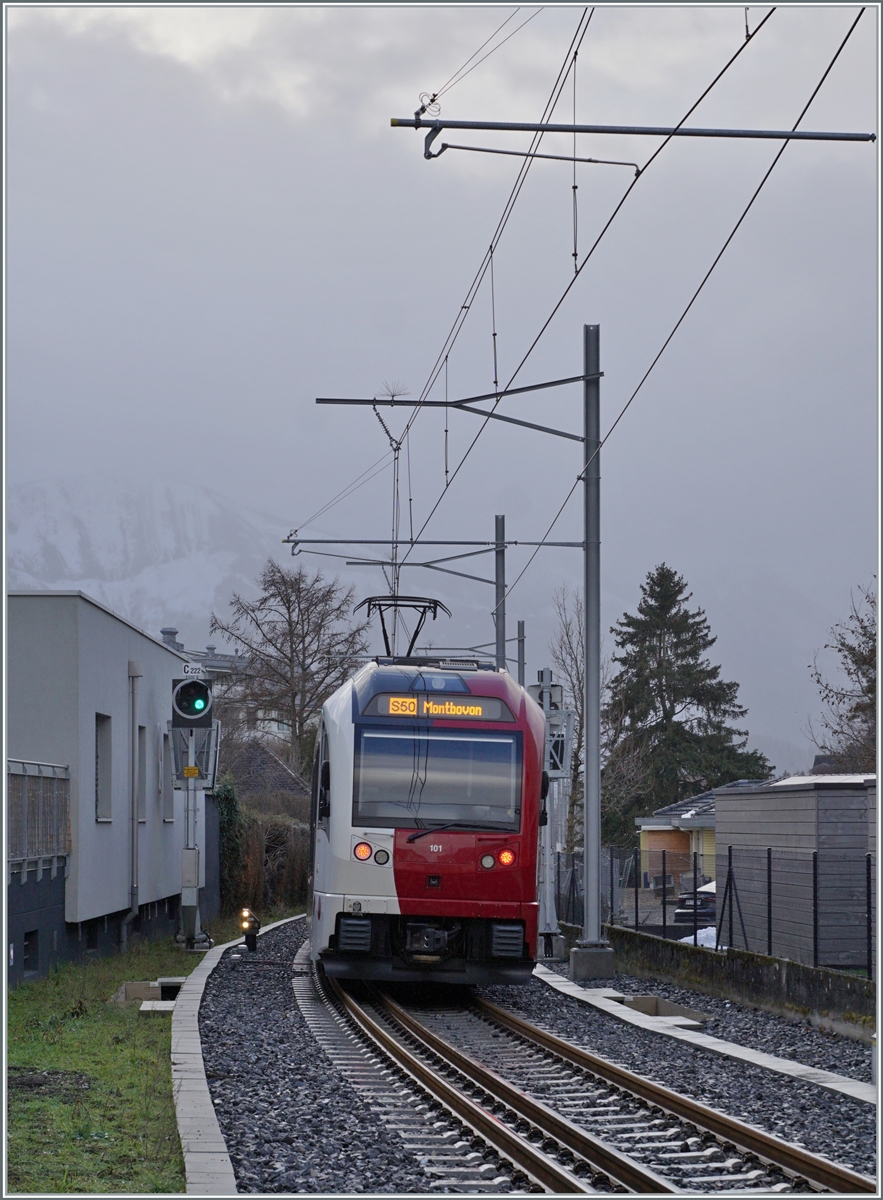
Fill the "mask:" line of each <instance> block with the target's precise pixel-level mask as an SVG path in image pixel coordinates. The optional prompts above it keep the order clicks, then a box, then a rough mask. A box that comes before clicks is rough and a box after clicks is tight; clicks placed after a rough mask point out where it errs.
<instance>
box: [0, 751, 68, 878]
mask: <svg viewBox="0 0 883 1200" xmlns="http://www.w3.org/2000/svg"><path fill="white" fill-rule="evenodd" d="M6 782H7V793H6V795H7V800H6V803H7V842H6V857H7V861H8V862H10V863H12V862H21V861H24V860H26V859H30V858H47V857H50V856H55V855H59V854H70V849H71V830H70V788H71V783H70V772H69V770H68V769H67V767H60V766H56V765H54V764H52V763H35V762H23V761H21V760H20V759H19V760H15V759H11V760H9V761H8V762H7V765H6Z"/></svg>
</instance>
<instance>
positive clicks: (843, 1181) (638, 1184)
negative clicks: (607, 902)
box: [319, 980, 876, 1195]
mask: <svg viewBox="0 0 883 1200" xmlns="http://www.w3.org/2000/svg"><path fill="white" fill-rule="evenodd" d="M319 986H320V987H321V988H322V989H324V990H325V991H326V993H327V994H328V995H329V998H333V1001H334V1003H335V1004H336V1005H337V1006H338V1007H339V1010H340V1012H341V1013H342V1014H343V1013H345V1014H346V1015H347V1017H348V1018H349V1019H350V1020H351V1021H352V1022H353V1024H354V1025H355V1026H356V1027H357V1028H358V1029H359V1030H360V1031H361V1034H362V1037H363V1038H365V1039H368V1040H369V1041H370V1042H371V1043H372V1044H373V1045H374V1046H375V1047H377V1048H379V1049H380V1050H382V1051H383V1054H384V1055H385V1056H388V1057H389V1058H391V1059H392V1060H393V1061H394V1062H395V1063H396V1064H397V1066H398V1069H399V1070H400V1071H402V1072H404V1074H405V1076H406V1077H407V1078H408V1079H410V1080H411V1081H413V1084H414V1085H415V1086H416V1087H417V1088H418V1089H420V1090H421V1091H424V1092H426V1093H429V1094H430V1095H431V1096H432V1097H434V1099H435V1102H436V1103H437V1105H440V1106H441V1108H442V1109H443V1110H444V1111H446V1112H447V1113H448V1114H451V1116H452V1118H453V1120H454V1121H455V1122H459V1123H460V1128H461V1129H463V1128H465V1129H467V1130H468V1131H471V1135H472V1139H471V1141H470V1140H468V1139H467V1141H466V1142H464V1141H463V1139H462V1138H461V1139H460V1143H461V1144H462V1145H465V1146H466V1149H467V1150H468V1149H470V1147H471V1149H472V1155H473V1157H475V1158H480V1157H481V1156H480V1155H479V1154H478V1153H477V1151H476V1150H475V1147H476V1146H477V1145H480V1144H481V1142H484V1143H485V1144H486V1145H487V1146H489V1147H490V1148H491V1154H492V1157H493V1156H496V1159H495V1161H497V1162H499V1163H500V1164H501V1166H500V1171H501V1172H502V1174H501V1173H500V1172H498V1173H497V1177H496V1179H495V1180H493V1181H491V1180H490V1179H489V1178H488V1174H487V1171H486V1173H485V1175H484V1179H485V1180H486V1181H487V1182H486V1183H485V1186H484V1187H483V1188H482V1189H481V1190H487V1189H488V1186H489V1184H490V1183H491V1182H493V1183H495V1184H496V1185H497V1187H498V1188H499V1185H500V1183H501V1182H502V1181H503V1178H504V1177H507V1181H508V1183H509V1188H508V1190H521V1191H526V1190H530V1191H540V1190H542V1191H546V1192H555V1193H597V1192H605V1193H609V1192H633V1193H635V1192H637V1193H643V1194H655V1195H663V1194H677V1195H682V1194H684V1193H685V1192H690V1193H693V1194H698V1193H709V1192H722V1191H726V1192H728V1193H732V1192H740V1193H745V1194H751V1193H755V1194H758V1193H763V1194H770V1193H771V1192H779V1193H784V1194H788V1193H790V1194H794V1193H812V1192H835V1193H839V1194H844V1193H862V1192H864V1193H872V1194H873V1193H874V1192H875V1191H876V1184H875V1182H874V1181H873V1180H871V1179H868V1178H866V1177H865V1176H862V1175H859V1174H858V1173H856V1172H854V1171H851V1170H849V1169H848V1168H845V1167H841V1166H839V1165H837V1164H835V1163H831V1162H829V1161H827V1160H825V1159H822V1158H820V1157H818V1156H816V1155H813V1154H811V1153H809V1152H808V1151H806V1150H804V1149H803V1148H802V1147H798V1146H793V1145H790V1144H788V1143H784V1142H780V1141H778V1140H777V1139H776V1138H774V1137H772V1136H770V1135H769V1134H766V1133H765V1132H763V1131H762V1130H758V1129H755V1128H753V1127H752V1126H749V1125H746V1124H745V1123H743V1122H740V1121H738V1120H735V1119H733V1118H730V1117H728V1116H726V1115H724V1114H722V1113H719V1112H716V1111H715V1110H713V1109H710V1108H708V1107H707V1106H705V1105H702V1104H699V1103H697V1102H695V1101H692V1100H690V1099H688V1098H686V1097H684V1096H680V1095H678V1094H677V1093H674V1092H672V1091H670V1090H669V1089H667V1088H664V1087H662V1086H661V1085H659V1084H655V1083H652V1082H651V1081H649V1080H646V1079H643V1078H642V1077H640V1076H637V1075H635V1074H634V1073H633V1072H630V1071H627V1070H625V1069H624V1068H621V1067H618V1066H616V1065H615V1064H613V1063H610V1062H607V1061H606V1060H604V1059H601V1058H599V1057H597V1056H596V1055H593V1054H590V1053H589V1052H587V1051H584V1050H581V1049H579V1048H578V1047H574V1046H572V1045H570V1044H569V1043H566V1042H563V1041H561V1040H560V1039H558V1038H556V1037H555V1036H554V1035H552V1034H549V1033H547V1032H545V1031H543V1030H540V1029H538V1028H537V1027H535V1026H532V1025H530V1024H528V1023H527V1022H525V1021H523V1020H521V1019H520V1018H518V1017H515V1016H514V1015H513V1014H511V1013H508V1012H506V1011H505V1010H503V1009H500V1008H498V1007H497V1006H495V1005H493V1004H490V1003H489V1002H487V1001H483V1000H479V1001H477V1002H469V1003H466V1004H457V1003H450V1004H448V1003H444V1002H442V1003H437V1002H433V1003H430V1004H423V1005H420V1004H414V1003H411V1002H410V1001H409V1002H408V1004H407V1005H403V1004H401V1003H399V1002H398V1001H397V1000H395V999H393V998H392V996H389V995H385V994H383V993H381V992H379V991H377V990H376V989H374V988H369V987H367V986H364V985H361V986H352V987H348V988H346V989H345V988H342V987H340V986H339V985H337V984H335V983H333V982H332V981H329V980H324V981H319ZM436 995H437V993H436ZM424 1107H425V1106H424ZM449 1148H450V1142H449ZM485 1157H486V1156H485ZM439 1182H441V1180H439ZM444 1182H445V1188H446V1190H451V1185H453V1186H454V1187H456V1186H457V1183H456V1180H455V1179H448V1180H445V1181H444ZM458 1190H460V1189H458ZM462 1190H473V1188H472V1186H470V1185H469V1184H468V1182H467V1180H466V1179H463V1187H462Z"/></svg>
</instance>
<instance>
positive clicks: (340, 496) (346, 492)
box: [298, 450, 392, 529]
mask: <svg viewBox="0 0 883 1200" xmlns="http://www.w3.org/2000/svg"><path fill="white" fill-rule="evenodd" d="M391 455H392V451H391V450H387V452H386V454H384V455H382V456H381V457H380V458H378V459H377V461H376V462H374V463H372V464H371V466H370V467H366V468H365V470H364V471H363V472H362V474H361V475H357V476H356V477H355V479H354V480H353V481H352V482H351V483H348V484H347V485H346V487H345V488H343V489H342V490H341V491H339V492H338V493H337V495H336V496H332V497H331V499H330V500H329V501H328V503H327V504H324V505H323V506H322V507H321V508H320V509H317V511H316V512H314V513H313V515H312V516H311V517H309V518H308V519H307V520H306V521H302V522H301V523H300V525H299V526H298V529H303V528H305V527H306V526H307V525H310V524H312V522H313V521H317V520H318V519H319V517H321V516H322V514H323V513H326V512H328V510H329V508H333V507H334V506H335V505H336V504H339V503H340V501H341V500H345V499H346V498H347V496H351V495H352V494H353V492H357V491H358V490H359V488H361V487H364V486H365V484H366V483H369V482H370V481H371V480H372V479H374V478H375V476H377V475H380V474H381V473H382V472H383V471H385V470H386V468H387V467H388V466H389V463H388V462H387V461H386V460H387V459H388V458H390V457H391ZM381 464H383V465H381ZM375 467H378V468H379V469H378V470H376V471H375V470H374V468H375ZM369 471H374V474H373V475H368V472H369ZM366 475H368V478H367V479H366V478H365V476H366ZM360 480H361V481H362V482H361V483H360V482H359V481H360Z"/></svg>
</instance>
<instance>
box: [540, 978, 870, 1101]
mask: <svg viewBox="0 0 883 1200" xmlns="http://www.w3.org/2000/svg"><path fill="white" fill-rule="evenodd" d="M543 966H546V967H549V968H550V969H551V970H554V971H556V972H557V973H558V974H559V975H562V976H564V977H565V978H567V966H566V965H565V964H562V963H551V962H549V963H544V964H543ZM583 986H585V987H592V988H602V987H603V988H610V989H612V990H613V991H616V992H622V993H623V995H626V996H656V997H657V998H658V999H660V1000H670V1001H671V1002H672V1003H673V1004H680V1005H681V1006H682V1007H683V1008H691V1009H693V1010H694V1011H696V1012H700V1013H702V1015H703V1016H705V1017H707V1018H708V1020H707V1021H706V1022H705V1023H704V1026H703V1030H704V1032H705V1033H707V1034H709V1035H710V1036H711V1037H716V1038H720V1039H721V1040H722V1041H725V1042H735V1043H736V1044H737V1045H738V1046H749V1047H750V1048H751V1049H753V1050H762V1051H763V1052H764V1053H765V1054H777V1055H778V1056H779V1057H780V1058H790V1059H791V1060H792V1061H793V1062H799V1063H802V1064H803V1065H804V1066H806V1067H815V1068H816V1069H817V1070H819V1071H833V1072H834V1073H835V1074H836V1075H846V1076H847V1077H848V1078H849V1079H860V1080H862V1081H863V1082H865V1083H870V1081H871V1048H870V1046H864V1045H862V1043H861V1042H856V1041H853V1040H852V1039H851V1038H847V1037H843V1036H842V1035H840V1034H836V1033H829V1032H828V1031H827V1030H824V1029H818V1028H816V1027H814V1026H812V1025H810V1024H809V1023H808V1022H805V1021H789V1020H788V1019H787V1018H785V1017H777V1016H775V1015H774V1014H772V1013H765V1012H762V1011H760V1010H759V1009H756V1008H750V1007H748V1006H747V1005H744V1004H734V1003H731V1002H730V1001H729V1000H722V999H720V998H719V997H717V996H706V995H705V994H704V993H703V992H693V991H688V990H687V989H686V988H682V987H678V986H677V985H676V984H673V983H663V982H661V981H658V980H655V979H652V980H651V979H638V978H637V977H636V976H634V975H619V974H617V975H616V977H615V978H614V979H592V980H586V981H585V983H584V984H583Z"/></svg>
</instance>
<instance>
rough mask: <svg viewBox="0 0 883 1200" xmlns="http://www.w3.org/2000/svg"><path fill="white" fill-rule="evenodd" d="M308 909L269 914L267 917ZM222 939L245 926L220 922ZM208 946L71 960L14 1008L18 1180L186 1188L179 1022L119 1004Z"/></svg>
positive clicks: (160, 946)
mask: <svg viewBox="0 0 883 1200" xmlns="http://www.w3.org/2000/svg"><path fill="white" fill-rule="evenodd" d="M298 911H300V912H302V911H303V909H302V908H301V909H299V910H291V911H288V910H285V909H271V910H269V911H267V912H259V913H258V917H259V919H260V920H261V922H262V923H263V924H264V925H268V924H270V922H272V921H279V920H281V919H283V918H284V917H287V916H296V915H297V912H298ZM209 932H210V934H211V936H212V938H214V940H215V942H216V943H221V942H227V941H232V940H233V939H234V938H236V937H238V936H239V935H240V934H241V932H242V930H241V927H240V925H239V920H238V918H237V917H236V916H231V917H228V918H225V919H224V920H219V921H215V922H213V923H212V924H211V928H210V929H209ZM201 961H202V955H200V954H187V953H184V952H182V951H181V950H178V949H176V948H175V946H174V943H173V941H172V939H171V938H167V939H163V940H161V941H151V942H148V941H142V940H140V939H136V940H135V941H134V943H133V944H132V946H131V948H130V949H129V950H128V952H127V953H126V954H118V955H114V956H113V957H110V958H97V959H88V960H84V961H80V962H76V963H64V964H61V965H59V967H58V968H57V969H56V970H54V971H53V972H52V973H51V974H50V975H49V976H48V977H47V978H46V979H40V980H36V981H30V982H27V983H22V984H21V985H20V986H19V987H17V988H16V989H14V990H13V991H11V992H9V994H8V1004H7V1113H8V1116H7V1176H8V1182H7V1187H8V1189H9V1192H11V1193H12V1192H16V1193H35V1194H38V1195H50V1194H53V1193H58V1192H80V1193H102V1192H103V1193H110V1192H114V1193H144V1194H146V1193H157V1192H183V1191H184V1190H185V1177H184V1159H183V1156H182V1154H181V1144H180V1141H179V1139H178V1127H177V1122H176V1120H175V1108H174V1103H173V1100H172V1070H171V1053H170V1052H171V1026H172V1023H171V1018H170V1017H169V1016H167V1015H159V1014H157V1015H153V1016H149V1017H148V1016H142V1015H141V1014H140V1012H139V1006H138V1005H137V1004H132V1005H119V1004H112V1003H110V999H111V997H112V996H113V995H114V993H115V992H116V991H117V990H118V988H119V987H120V985H121V984H122V983H125V982H127V981H129V980H139V979H144V980H149V979H156V978H157V977H158V976H160V975H188V974H189V973H190V972H191V971H192V970H193V968H194V967H195V966H196V965H197V964H198V963H199V962H201Z"/></svg>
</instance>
